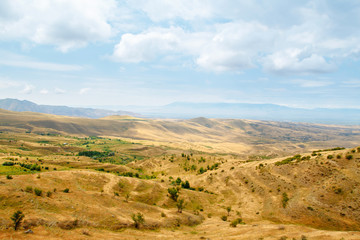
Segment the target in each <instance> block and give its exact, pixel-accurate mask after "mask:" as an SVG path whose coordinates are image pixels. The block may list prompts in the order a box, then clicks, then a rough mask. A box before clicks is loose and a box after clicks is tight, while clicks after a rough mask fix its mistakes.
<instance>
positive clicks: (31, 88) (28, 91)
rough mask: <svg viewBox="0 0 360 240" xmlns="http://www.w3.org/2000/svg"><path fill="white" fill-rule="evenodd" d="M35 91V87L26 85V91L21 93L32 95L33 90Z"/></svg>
mask: <svg viewBox="0 0 360 240" xmlns="http://www.w3.org/2000/svg"><path fill="white" fill-rule="evenodd" d="M34 89H35V87H34V86H32V85H30V84H26V85H25V87H24V89H23V90H21V91H20V93H23V94H31V93H32V92H33V90H34Z"/></svg>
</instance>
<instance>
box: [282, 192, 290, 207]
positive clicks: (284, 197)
mask: <svg viewBox="0 0 360 240" xmlns="http://www.w3.org/2000/svg"><path fill="white" fill-rule="evenodd" d="M288 201H289V197H288V195H287V193H286V192H284V193H283V195H282V205H283V207H284V208H286V206H287V203H288Z"/></svg>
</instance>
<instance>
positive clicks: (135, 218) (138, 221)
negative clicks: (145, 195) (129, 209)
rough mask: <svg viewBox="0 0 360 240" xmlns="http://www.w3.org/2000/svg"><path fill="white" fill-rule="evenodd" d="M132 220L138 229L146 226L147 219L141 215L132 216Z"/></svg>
mask: <svg viewBox="0 0 360 240" xmlns="http://www.w3.org/2000/svg"><path fill="white" fill-rule="evenodd" d="M131 219H132V220H133V221H134V226H135V228H137V229H139V228H140V225H142V224H144V222H145V218H144V216H143V215H142V214H141V213H137V214H135V213H133V214H132V215H131Z"/></svg>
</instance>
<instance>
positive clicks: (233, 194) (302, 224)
mask: <svg viewBox="0 0 360 240" xmlns="http://www.w3.org/2000/svg"><path fill="white" fill-rule="evenodd" d="M359 140H360V139H359V129H358V128H356V127H344V126H329V125H314V124H293V123H279V122H264V121H250V120H231V119H206V118H196V119H190V120H151V119H141V118H134V117H117V116H114V117H107V118H104V119H83V118H74V117H63V116H55V115H47V114H39V113H30V112H22V113H19V112H11V111H5V110H1V111H0V200H1V201H0V239H150V238H154V239H174V238H176V239H298V240H299V239H302V240H304V239H324V240H325V239H326V240H328V239H329V240H339V239H359V238H360V233H359V232H358V231H360V225H359V222H360V212H359V206H360V201H359V199H360V192H359V191H358V188H359V184H360V174H359V173H360V163H359V160H360V147H358V146H359V144H356V142H359ZM346 145H347V146H346ZM320 146H328V147H320ZM343 147H348V148H343ZM182 201H183V204H181V202H182ZM17 210H20V211H22V212H23V213H24V215H25V218H24V221H23V223H22V224H21V227H20V231H14V230H13V228H12V221H11V219H10V217H11V216H12V215H13V214H14V212H15V211H17ZM139 213H140V214H141V215H142V216H143V218H144V222H143V223H139V226H138V227H136V225H135V221H134V220H133V218H132V216H133V214H135V218H136V216H138V214H139ZM27 229H31V230H32V231H33V234H25V233H24V231H25V230H27Z"/></svg>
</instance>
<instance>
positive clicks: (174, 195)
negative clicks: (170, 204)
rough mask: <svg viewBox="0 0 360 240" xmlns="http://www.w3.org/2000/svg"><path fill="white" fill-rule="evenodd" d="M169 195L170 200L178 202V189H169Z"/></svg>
mask: <svg viewBox="0 0 360 240" xmlns="http://www.w3.org/2000/svg"><path fill="white" fill-rule="evenodd" d="M168 193H169V194H170V198H171V199H172V200H174V201H175V202H176V201H177V199H178V197H179V192H178V190H177V189H176V188H168Z"/></svg>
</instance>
